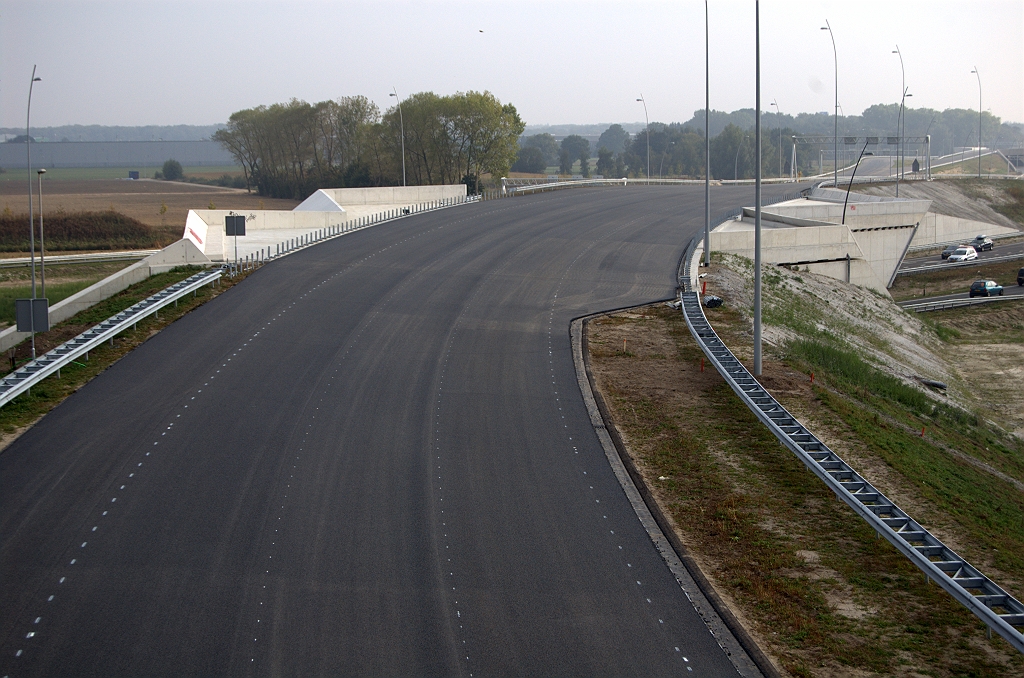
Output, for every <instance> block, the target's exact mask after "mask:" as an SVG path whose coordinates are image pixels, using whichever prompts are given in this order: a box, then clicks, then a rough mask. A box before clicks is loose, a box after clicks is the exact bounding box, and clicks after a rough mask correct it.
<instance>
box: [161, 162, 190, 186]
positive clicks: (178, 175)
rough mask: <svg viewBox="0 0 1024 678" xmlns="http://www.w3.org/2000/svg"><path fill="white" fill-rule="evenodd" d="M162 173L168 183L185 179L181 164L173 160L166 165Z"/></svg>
mask: <svg viewBox="0 0 1024 678" xmlns="http://www.w3.org/2000/svg"><path fill="white" fill-rule="evenodd" d="M162 172H163V175H164V179H166V180H167V181H181V179H183V178H184V177H185V173H184V172H183V171H182V169H181V163H180V162H178V161H177V160H173V159H172V160H168V161H167V162H165V163H164V166H163V170H162Z"/></svg>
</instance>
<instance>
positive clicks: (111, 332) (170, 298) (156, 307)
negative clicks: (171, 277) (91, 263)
mask: <svg viewBox="0 0 1024 678" xmlns="http://www.w3.org/2000/svg"><path fill="white" fill-rule="evenodd" d="M223 274H224V271H223V270H222V269H220V268H216V269H211V270H206V271H202V272H201V273H197V274H195V275H193V276H191V277H189V278H186V279H185V280H182V281H181V282H178V283H175V284H174V285H171V286H170V287H168V288H167V289H164V290H161V291H160V292H157V293H156V294H154V295H152V296H150V297H147V298H146V299H143V300H142V301H140V302H139V303H137V304H135V305H134V306H131V307H129V308H126V309H125V310H123V311H121V312H120V313H118V314H117V315H115V316H112V317H110V318H108V319H106V320H104V321H103V322H101V323H100V324H98V325H96V326H95V327H92V328H90V329H88V330H86V331H85V332H82V333H81V334H79V335H78V336H77V337H75V338H74V339H72V340H70V341H67V342H64V343H63V344H61V345H60V346H58V347H57V348H55V349H53V350H52V351H50V352H49V353H46V354H45V355H43V356H40V357H39V358H36V359H35V360H32V361H30V362H28V363H26V364H24V365H22V366H21V367H20V368H19V369H17V370H15V371H14V372H12V373H10V374H8V375H7V376H6V377H4V378H3V379H0V407H3V406H4V405H6V404H7V403H9V402H11V401H12V400H14V398H16V397H18V396H19V395H21V394H22V393H24V392H25V391H27V390H29V389H30V388H32V387H33V386H35V385H36V384H38V383H39V382H40V381H42V380H43V379H45V378H46V377H48V376H50V375H51V374H57V375H59V374H60V369H61V368H62V367H65V366H66V365H67V364H68V363H70V362H71V361H73V360H74V359H75V358H78V357H80V356H82V355H86V354H88V353H89V351H91V350H93V349H95V348H96V347H97V346H99V345H100V344H102V343H103V342H105V341H112V340H113V339H114V336H116V335H117V334H120V333H121V332H123V331H124V330H126V329H128V327H129V326H131V325H134V324H135V323H137V322H139V321H140V320H142V319H143V318H146V317H147V316H149V315H152V314H154V313H157V312H159V311H160V309H161V308H163V307H165V306H167V305H168V304H171V303H172V302H177V300H178V299H180V298H182V297H183V296H185V295H186V294H188V293H189V292H192V293H194V292H195V291H196V290H198V289H199V288H200V287H203V286H204V285H209V284H210V283H212V282H214V281H215V280H217V279H218V278H220V277H221V276H222V275H223Z"/></svg>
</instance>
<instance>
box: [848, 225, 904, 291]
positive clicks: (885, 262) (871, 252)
mask: <svg viewBox="0 0 1024 678" xmlns="http://www.w3.org/2000/svg"><path fill="white" fill-rule="evenodd" d="M853 237H854V238H856V239H857V244H859V245H860V249H861V251H862V252H863V253H864V260H865V261H867V262H868V264H870V265H871V268H872V270H874V272H875V275H877V276H878V279H879V280H880V281H882V282H884V283H885V284H886V286H888V284H889V281H890V280H892V275H893V273H894V272H895V271H896V269H897V268H898V267H899V265H900V263H901V262H902V261H903V253H904V252H906V251H907V247H909V246H910V239H911V238H913V237H914V227H913V226H904V227H902V228H886V229H883V230H878V231H854V232H853Z"/></svg>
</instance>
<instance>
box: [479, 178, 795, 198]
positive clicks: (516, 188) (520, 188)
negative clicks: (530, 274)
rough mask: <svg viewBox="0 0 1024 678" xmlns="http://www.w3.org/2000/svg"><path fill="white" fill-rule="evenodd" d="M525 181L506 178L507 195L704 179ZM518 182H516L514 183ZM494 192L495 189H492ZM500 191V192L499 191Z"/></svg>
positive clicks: (724, 181)
mask: <svg viewBox="0 0 1024 678" xmlns="http://www.w3.org/2000/svg"><path fill="white" fill-rule="evenodd" d="M521 181H524V180H522V179H506V180H505V182H506V183H505V193H506V196H505V197H509V196H513V195H523V194H526V193H528V192H533V191H549V190H558V189H563V188H579V187H582V186H629V185H630V184H632V185H634V186H697V185H700V186H703V185H704V180H703V179H629V178H626V177H623V178H621V179H562V180H558V181H556V180H544V179H533V180H526V181H533V182H535V183H528V184H526V183H518V182H521ZM799 181H801V180H799V179H790V178H789V177H782V178H775V179H762V183H765V184H795V183H798V182H799ZM513 182H516V183H513ZM712 183H713V184H714V185H716V186H721V185H727V186H728V185H747V184H751V185H752V184H753V183H754V180H753V179H736V180H733V179H714V180H712ZM492 193H493V191H492ZM499 193H500V192H499Z"/></svg>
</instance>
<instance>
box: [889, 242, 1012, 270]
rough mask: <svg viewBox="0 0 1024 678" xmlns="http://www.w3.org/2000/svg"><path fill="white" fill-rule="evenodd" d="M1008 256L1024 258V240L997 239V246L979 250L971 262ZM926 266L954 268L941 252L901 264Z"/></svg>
mask: <svg viewBox="0 0 1024 678" xmlns="http://www.w3.org/2000/svg"><path fill="white" fill-rule="evenodd" d="M970 240H971V238H966V239H965V241H964V242H970ZM1006 257H1012V258H1014V259H1018V258H1019V259H1022V260H1024V242H1009V243H1005V242H1000V241H998V240H996V241H995V247H993V248H992V249H990V250H986V251H984V252H978V258H977V259H972V260H971V262H969V263H975V262H976V263H979V264H983V263H985V262H986V261H988V260H996V261H1005V260H1006ZM926 266H928V267H934V269H933V270H942V268H943V267H945V266H949V267H950V268H952V266H950V262H949V261H948V260H947V259H943V258H942V255H941V254H930V255H928V256H925V257H907V258H905V259H904V260H903V263H901V264H900V269H901V270H907V269H919V268H922V267H926ZM1021 266H1024V261H1021Z"/></svg>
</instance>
